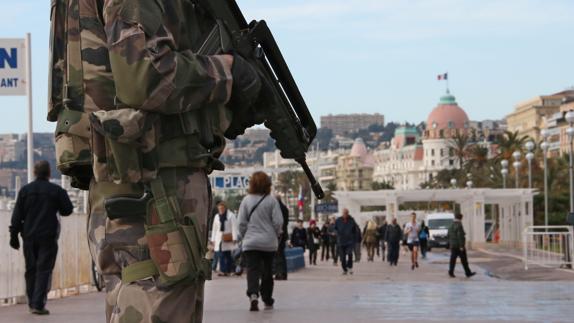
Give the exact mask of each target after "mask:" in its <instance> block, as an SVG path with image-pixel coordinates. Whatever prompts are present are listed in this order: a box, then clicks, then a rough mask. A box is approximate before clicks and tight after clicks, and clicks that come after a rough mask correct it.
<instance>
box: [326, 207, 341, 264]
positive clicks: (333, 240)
mask: <svg viewBox="0 0 574 323" xmlns="http://www.w3.org/2000/svg"><path fill="white" fill-rule="evenodd" d="M328 232H329V246H330V248H331V255H333V265H334V266H337V263H338V262H339V247H338V246H337V230H336V228H335V218H331V219H329V228H328Z"/></svg>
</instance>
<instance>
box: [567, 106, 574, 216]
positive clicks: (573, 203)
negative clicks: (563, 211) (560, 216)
mask: <svg viewBox="0 0 574 323" xmlns="http://www.w3.org/2000/svg"><path fill="white" fill-rule="evenodd" d="M565 118H566V122H568V124H569V125H570V126H569V127H568V129H566V134H567V135H568V155H569V164H568V169H569V175H570V213H574V197H573V195H572V194H574V168H573V166H574V163H573V159H572V158H573V156H572V153H573V152H572V141H573V139H574V111H568V112H567V113H566V116H565Z"/></svg>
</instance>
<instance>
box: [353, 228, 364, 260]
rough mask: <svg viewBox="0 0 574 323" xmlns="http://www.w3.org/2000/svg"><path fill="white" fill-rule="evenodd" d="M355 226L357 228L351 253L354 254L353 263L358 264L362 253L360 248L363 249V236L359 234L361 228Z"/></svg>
mask: <svg viewBox="0 0 574 323" xmlns="http://www.w3.org/2000/svg"><path fill="white" fill-rule="evenodd" d="M355 225H356V226H357V227H356V228H355V248H354V250H353V253H354V254H355V262H360V261H361V251H362V247H363V235H362V233H361V228H360V227H359V225H358V224H357V223H356V222H355Z"/></svg>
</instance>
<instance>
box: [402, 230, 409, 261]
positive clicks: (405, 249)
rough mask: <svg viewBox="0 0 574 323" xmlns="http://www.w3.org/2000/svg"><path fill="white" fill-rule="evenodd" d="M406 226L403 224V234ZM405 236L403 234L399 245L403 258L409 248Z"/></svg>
mask: <svg viewBox="0 0 574 323" xmlns="http://www.w3.org/2000/svg"><path fill="white" fill-rule="evenodd" d="M406 226H407V224H406V223H404V224H403V233H404V232H405V229H406ZM407 238H408V237H407V235H406V234H403V240H402V241H401V245H402V250H403V256H406V255H407V254H408V253H409V246H408V244H407Z"/></svg>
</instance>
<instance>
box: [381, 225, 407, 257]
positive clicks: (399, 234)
mask: <svg viewBox="0 0 574 323" xmlns="http://www.w3.org/2000/svg"><path fill="white" fill-rule="evenodd" d="M402 239H403V229H402V228H401V226H400V225H399V224H398V223H397V219H396V218H394V219H393V221H392V222H391V224H390V225H388V226H387V231H386V232H385V241H386V242H387V246H388V247H389V254H388V256H387V260H388V261H389V264H390V265H391V266H393V265H395V266H396V265H397V263H398V261H399V253H400V252H399V251H400V248H401V240H402Z"/></svg>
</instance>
